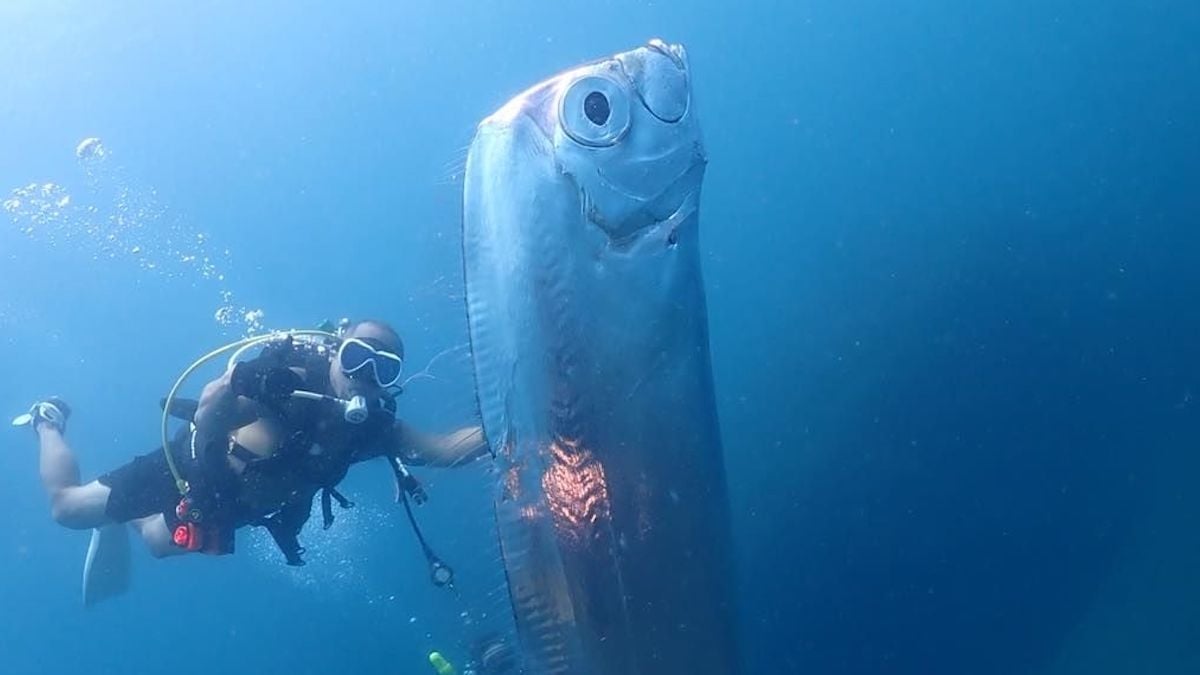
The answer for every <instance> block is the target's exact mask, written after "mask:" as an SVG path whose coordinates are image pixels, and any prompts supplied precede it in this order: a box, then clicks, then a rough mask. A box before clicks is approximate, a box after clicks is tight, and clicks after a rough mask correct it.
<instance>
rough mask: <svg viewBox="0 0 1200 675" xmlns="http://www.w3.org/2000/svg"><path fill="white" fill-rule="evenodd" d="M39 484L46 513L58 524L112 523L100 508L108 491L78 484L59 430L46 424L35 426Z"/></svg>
mask: <svg viewBox="0 0 1200 675" xmlns="http://www.w3.org/2000/svg"><path fill="white" fill-rule="evenodd" d="M37 435H38V447H39V461H38V468H39V471H40V473H41V476H42V487H44V488H45V490H46V495H47V496H49V497H50V513H51V515H52V516H53V517H54V520H55V522H57V523H58V524H60V525H62V526H64V527H69V528H71V529H75V530H86V529H88V528H92V527H99V526H101V525H104V524H107V523H110V522H112V520H111V519H110V518H109V517H108V516H106V515H105V513H104V508H105V505H106V504H107V503H108V495H109V493H110V492H111V491H110V490H109V488H108V487H107V486H105V485H101V484H100V483H98V482H96V481H92V482H90V483H88V484H87V485H80V484H79V463H78V462H76V461H75V454H74V453H73V452H71V447H70V446H69V445H67V439H66V438H64V437H63V434H62V431H60V430H59V429H57V428H55V427H54V426H52V425H49V424H39V425H38V426H37Z"/></svg>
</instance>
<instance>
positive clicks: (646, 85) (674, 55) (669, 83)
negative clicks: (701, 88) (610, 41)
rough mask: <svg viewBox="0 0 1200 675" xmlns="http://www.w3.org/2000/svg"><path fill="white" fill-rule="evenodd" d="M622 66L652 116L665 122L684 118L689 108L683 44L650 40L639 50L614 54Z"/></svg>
mask: <svg viewBox="0 0 1200 675" xmlns="http://www.w3.org/2000/svg"><path fill="white" fill-rule="evenodd" d="M616 61H617V63H618V64H620V66H621V69H622V70H623V71H625V75H626V77H628V78H629V81H630V82H631V83H632V84H633V87H634V89H635V90H636V91H637V94H638V98H640V99H641V101H642V105H644V106H645V107H646V110H648V111H649V112H650V114H651V115H653V116H655V117H657V118H658V119H659V120H661V121H663V122H666V123H668V124H674V123H676V122H678V121H680V120H682V119H683V118H684V116H685V115H687V113H688V108H690V107H691V99H692V96H691V83H690V79H691V71H690V69H689V68H688V59H687V50H685V49H684V48H683V45H669V44H667V43H666V42H663V41H662V40H659V39H657V38H656V39H653V40H651V41H650V42H649V43H647V44H646V46H645V47H643V48H641V49H635V50H633V51H631V52H626V53H624V54H620V55H618V56H617V57H616Z"/></svg>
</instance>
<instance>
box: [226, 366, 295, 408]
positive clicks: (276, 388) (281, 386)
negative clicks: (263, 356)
mask: <svg viewBox="0 0 1200 675" xmlns="http://www.w3.org/2000/svg"><path fill="white" fill-rule="evenodd" d="M303 385H304V381H303V380H302V379H301V378H300V376H299V375H297V374H296V373H295V372H294V371H293V370H291V369H290V368H283V367H280V366H267V365H264V364H261V363H256V362H254V361H243V362H241V363H239V364H237V365H236V366H234V367H233V372H231V373H230V374H229V388H230V390H231V391H232V392H233V393H234V394H236V395H238V396H245V397H246V398H249V399H253V400H255V401H259V402H261V403H282V402H283V401H286V400H287V399H288V397H290V396H291V395H292V392H294V391H296V390H297V389H299V388H300V387H302V386H303Z"/></svg>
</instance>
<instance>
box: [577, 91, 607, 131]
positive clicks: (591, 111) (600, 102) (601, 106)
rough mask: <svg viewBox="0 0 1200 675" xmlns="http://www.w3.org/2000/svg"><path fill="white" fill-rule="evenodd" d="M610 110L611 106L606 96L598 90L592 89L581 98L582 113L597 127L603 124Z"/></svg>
mask: <svg viewBox="0 0 1200 675" xmlns="http://www.w3.org/2000/svg"><path fill="white" fill-rule="evenodd" d="M611 112H612V108H611V107H610V106H609V105H608V97H607V96H605V95H604V94H602V93H600V92H598V91H593V92H592V93H590V94H588V95H587V98H585V99H583V114H584V115H586V116H587V118H588V119H589V120H591V121H592V124H595V125H596V126H598V127H601V126H604V123H605V122H607V121H608V115H609V113H611Z"/></svg>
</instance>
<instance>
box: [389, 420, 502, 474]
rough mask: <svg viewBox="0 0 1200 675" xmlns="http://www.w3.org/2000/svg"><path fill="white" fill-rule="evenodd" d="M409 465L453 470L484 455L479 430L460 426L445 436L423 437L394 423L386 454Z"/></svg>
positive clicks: (480, 431)
mask: <svg viewBox="0 0 1200 675" xmlns="http://www.w3.org/2000/svg"><path fill="white" fill-rule="evenodd" d="M389 454H391V455H393V456H395V457H398V458H399V459H400V460H401V461H403V462H404V463H405V464H411V465H413V466H437V467H454V466H458V465H460V464H468V463H470V462H473V461H475V460H477V459H479V458H480V457H483V456H484V455H486V454H488V445H487V441H485V440H484V438H483V427H479V426H473V427H464V428H462V429H458V430H457V431H452V432H450V433H448V434H427V433H423V432H420V431H417V430H416V429H414V428H412V427H411V426H409V425H407V424H405V423H404V422H401V421H400V420H396V425H395V427H394V428H393V430H392V448H391V452H390V453H389Z"/></svg>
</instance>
